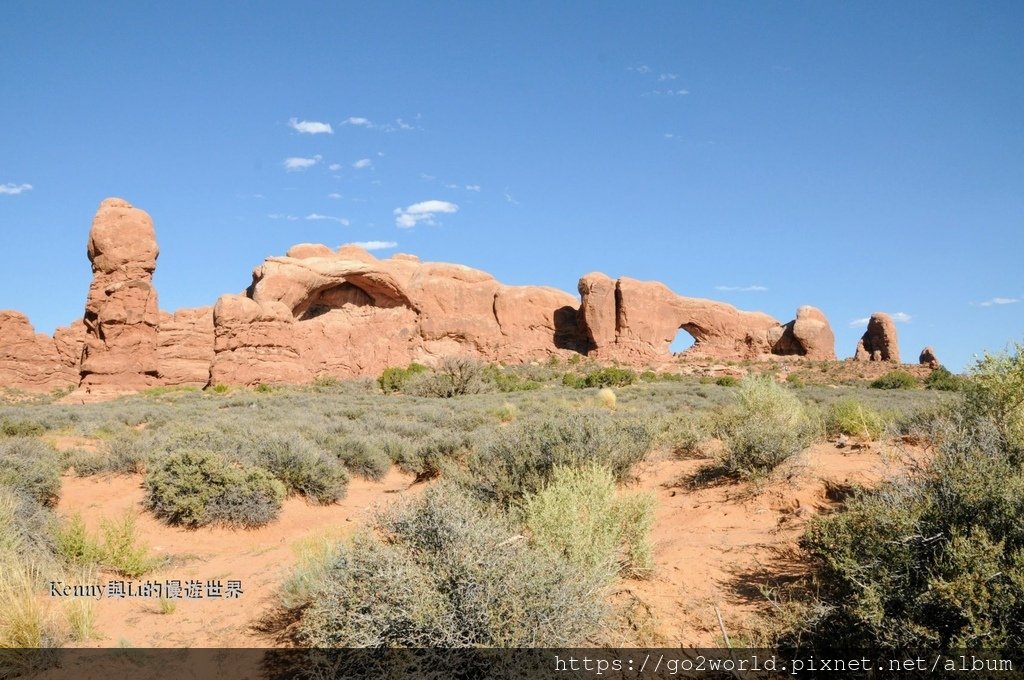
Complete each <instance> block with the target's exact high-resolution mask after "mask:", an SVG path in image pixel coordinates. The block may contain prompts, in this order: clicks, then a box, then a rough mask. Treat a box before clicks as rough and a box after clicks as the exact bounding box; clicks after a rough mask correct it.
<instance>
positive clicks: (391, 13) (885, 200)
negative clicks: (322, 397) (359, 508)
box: [0, 2, 1024, 369]
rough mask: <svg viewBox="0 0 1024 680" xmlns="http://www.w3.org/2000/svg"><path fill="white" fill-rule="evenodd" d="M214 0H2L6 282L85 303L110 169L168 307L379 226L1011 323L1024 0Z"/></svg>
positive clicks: (741, 300) (956, 349) (842, 323)
mask: <svg viewBox="0 0 1024 680" xmlns="http://www.w3.org/2000/svg"><path fill="white" fill-rule="evenodd" d="M214 4H215V3H188V2H180V3H160V4H157V3H127V2H126V3H103V4H98V3H87V2H83V3H65V2H21V3H14V2H11V3H5V5H4V8H3V20H2V21H0V61H2V63H3V65H4V66H3V76H2V78H0V92H2V93H3V96H2V105H0V233H2V234H3V245H4V247H3V248H0V309H6V308H13V309H19V310H21V311H24V312H25V313H27V314H28V315H29V317H30V318H31V319H32V321H33V323H34V324H35V326H36V328H37V329H38V330H41V331H45V332H51V331H52V330H53V328H54V327H55V326H58V325H63V324H65V323H68V322H69V321H71V320H73V319H75V318H78V317H80V316H81V313H82V306H83V303H84V300H85V295H86V291H87V288H88V284H89V279H90V271H89V263H88V261H87V259H86V257H85V245H86V239H87V234H88V228H89V223H90V220H91V218H92V215H93V214H94V212H95V210H96V207H97V206H98V204H99V202H100V201H101V200H102V199H103V198H104V197H107V196H120V197H123V198H126V199H128V200H129V201H131V202H132V203H134V204H135V205H137V206H139V207H141V208H144V209H145V210H147V211H148V212H149V213H150V214H151V215H152V216H153V218H154V220H155V223H156V228H157V236H158V240H159V242H160V246H161V250H162V252H161V256H160V260H159V265H158V269H157V275H156V284H157V286H158V292H159V295H160V301H161V307H162V308H164V309H175V308H178V307H187V306H199V305H205V304H212V303H213V302H214V301H215V300H216V298H217V296H218V295H220V294H222V293H226V292H239V291H241V290H243V289H244V288H245V287H246V286H247V285H248V283H249V280H250V271H251V269H252V267H254V266H255V265H257V264H259V262H261V261H262V260H263V258H264V257H266V256H269V255H275V254H283V253H284V251H285V250H286V249H287V247H288V246H289V245H291V244H294V243H300V242H322V243H327V244H329V245H332V246H336V245H339V244H341V243H346V242H357V241H358V242H369V241H374V242H379V243H378V244H377V245H387V244H391V243H395V244H397V246H396V247H394V248H391V249H388V248H384V249H382V250H380V251H378V254H379V255H381V256H385V257H386V256H387V255H388V254H390V253H392V252H396V251H399V252H411V253H415V254H417V255H419V256H421V257H422V258H424V259H429V260H440V261H449V262H459V263H464V264H468V265H471V266H475V267H479V268H481V269H485V270H487V271H489V272H491V273H493V274H494V275H495V276H496V277H497V278H498V279H499V280H501V281H504V282H506V283H510V284H546V285H552V286H556V287H559V288H562V289H565V290H568V291H570V292H573V291H575V288H576V282H577V280H578V278H579V277H580V276H581V275H582V274H584V273H587V272H590V271H595V270H597V271H604V272H605V273H608V274H609V275H612V276H621V275H627V276H632V277H635V278H639V279H656V280H660V281H663V282H665V283H666V284H667V285H668V286H670V287H671V288H672V289H673V290H675V291H676V292H678V293H680V294H684V295H691V296H696V297H708V298H713V299H720V300H724V301H727V302H730V303H732V304H735V305H736V306H738V307H740V308H742V309H757V310H763V311H766V312H768V313H770V314H772V315H773V316H775V317H776V318H778V319H780V320H782V321H787V320H789V319H791V318H792V317H793V314H794V312H795V309H796V307H797V306H799V305H801V304H812V305H815V306H818V307H820V308H822V309H823V310H824V311H825V313H826V314H827V315H828V317H829V319H830V320H831V322H832V325H833V328H834V329H835V331H836V338H837V351H838V353H839V355H840V356H841V357H843V356H849V355H851V354H852V352H853V349H854V346H855V344H856V340H857V338H858V337H859V335H860V334H861V333H862V332H863V328H864V325H863V324H864V319H866V317H867V316H869V315H870V314H871V313H872V312H874V311H887V312H890V313H893V314H897V313H898V314H901V317H900V318H903V319H905V320H903V321H901V322H900V324H899V331H900V343H901V347H902V349H903V353H904V357H905V358H909V359H916V356H917V352H918V351H919V350H920V349H921V348H922V347H923V346H924V345H926V344H930V345H933V346H934V347H935V349H936V352H937V353H938V355H939V358H940V359H942V360H943V361H944V362H945V363H947V365H949V366H951V367H953V368H955V369H960V368H961V367H963V366H964V365H965V364H966V363H968V362H969V361H970V359H971V357H972V355H973V354H975V353H978V352H980V351H982V350H985V349H989V350H998V349H1001V348H1003V347H1004V346H1005V345H1006V343H1007V342H1009V341H1012V340H1018V341H1020V340H1024V302H1022V301H1021V300H1022V299H1024V274H1022V268H1021V254H1022V251H1024V248H1022V246H1024V40H1022V39H1021V27H1022V26H1024V4H1022V3H1020V2H981V3H943V2H927V3H923V2H922V3H917V2H902V3H888V2H886V3H867V2H857V3H845V4H839V3H830V2H793V3H777V2H750V3H738V2H707V3H683V2H669V3H644V4H643V6H641V7H633V6H628V5H627V4H626V3H617V4H614V3H603V2H596V3H584V2H572V3H570V2H559V3H551V2H514V3H469V2H461V3H429V4H425V3H354V2H353V3H327V2H324V3H303V2H293V3H287V4H286V3H252V4H247V5H245V6H242V5H241V4H238V3H223V4H220V6H211V5H214ZM328 129H329V132H328V131H327V130H328ZM851 324H852V325H851Z"/></svg>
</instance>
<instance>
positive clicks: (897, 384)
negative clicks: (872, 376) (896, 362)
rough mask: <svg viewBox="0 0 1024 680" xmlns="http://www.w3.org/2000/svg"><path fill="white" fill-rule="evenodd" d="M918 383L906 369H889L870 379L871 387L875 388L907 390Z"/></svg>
mask: <svg viewBox="0 0 1024 680" xmlns="http://www.w3.org/2000/svg"><path fill="white" fill-rule="evenodd" d="M919 384H920V381H919V380H918V379H917V378H915V377H914V376H912V375H911V374H909V373H907V372H906V371H889V372H888V373H886V374H885V375H883V376H882V377H881V378H878V379H877V380H874V381H872V383H871V387H873V388H875V389H876V390H909V389H913V388H914V387H917V386H918V385H919Z"/></svg>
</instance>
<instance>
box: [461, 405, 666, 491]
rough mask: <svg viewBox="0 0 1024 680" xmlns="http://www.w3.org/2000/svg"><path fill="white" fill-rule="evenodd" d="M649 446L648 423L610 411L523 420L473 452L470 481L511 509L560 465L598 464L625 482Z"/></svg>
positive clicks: (468, 470)
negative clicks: (513, 504) (628, 418)
mask: <svg viewBox="0 0 1024 680" xmlns="http://www.w3.org/2000/svg"><path fill="white" fill-rule="evenodd" d="M650 444H651V433H650V431H649V430H648V429H647V426H646V425H645V424H644V423H642V422H640V421H636V420H626V419H617V418H615V417H614V416H612V415H611V414H609V413H606V412H599V411H586V412H577V413H569V414H566V415H561V416H559V415H554V416H539V417H538V416H535V417H531V418H523V419H520V420H518V421H516V422H515V423H513V424H512V425H509V426H508V427H505V428H501V429H500V430H499V431H497V432H495V433H493V434H492V435H491V436H490V438H489V439H488V440H486V441H484V442H482V443H481V445H480V446H479V447H477V448H476V449H475V450H474V452H473V454H472V456H471V457H470V460H469V462H468V464H467V466H466V467H467V471H466V473H465V474H466V478H465V481H466V483H468V484H469V486H470V487H471V488H473V489H474V491H475V492H476V493H477V494H478V495H480V496H481V497H483V498H486V499H488V500H494V501H498V502H499V503H502V504H504V505H509V504H512V503H515V502H516V501H518V500H519V499H521V498H522V497H523V496H525V495H527V494H531V493H536V492H538V491H540V490H541V489H543V488H544V487H545V486H546V484H547V483H548V482H549V481H550V479H551V475H552V473H553V472H554V470H555V468H556V467H558V466H564V467H577V466H581V465H586V464H588V463H596V464H600V465H604V466H606V467H607V468H609V469H610V470H611V472H612V474H613V475H614V476H615V478H616V479H618V480H621V479H624V478H625V477H626V476H627V474H628V473H629V470H630V468H631V467H632V466H633V465H634V464H635V463H637V462H639V461H640V460H642V459H643V457H644V455H645V454H646V453H647V451H648V449H649V447H650Z"/></svg>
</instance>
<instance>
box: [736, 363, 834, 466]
mask: <svg viewBox="0 0 1024 680" xmlns="http://www.w3.org/2000/svg"><path fill="white" fill-rule="evenodd" d="M736 396H737V399H736V403H735V404H733V405H732V406H731V407H728V408H726V409H725V410H724V411H723V413H722V417H721V420H720V422H719V425H718V427H719V436H720V438H721V439H722V442H723V444H724V445H725V452H724V454H723V455H722V457H721V459H720V460H719V461H718V466H719V469H720V470H721V472H722V473H723V474H726V475H738V476H740V477H750V476H757V475H761V474H765V473H767V472H770V471H771V470H773V469H775V468H776V467H777V466H778V465H779V464H781V463H782V462H783V461H785V460H786V459H788V458H789V457H790V456H793V455H794V454H796V453H799V452H800V451H801V450H803V449H804V448H805V447H807V446H808V445H810V444H811V442H812V441H814V438H815V436H816V435H817V434H818V431H817V428H816V426H815V423H814V421H813V419H812V418H811V416H810V414H809V413H808V412H807V409H806V408H805V407H804V405H803V403H802V402H801V401H800V399H799V398H798V397H796V396H795V395H794V394H793V393H792V392H791V391H790V390H788V389H786V388H785V387H783V386H782V385H780V384H778V383H776V382H775V381H774V380H772V379H771V378H770V377H767V376H763V377H759V376H747V377H745V378H744V379H743V380H741V381H740V384H739V389H738V393H737V395H736Z"/></svg>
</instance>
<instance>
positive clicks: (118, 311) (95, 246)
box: [81, 198, 160, 390]
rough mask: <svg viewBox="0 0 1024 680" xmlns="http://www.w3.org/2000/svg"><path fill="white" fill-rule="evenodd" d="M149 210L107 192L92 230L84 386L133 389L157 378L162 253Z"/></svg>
mask: <svg viewBox="0 0 1024 680" xmlns="http://www.w3.org/2000/svg"><path fill="white" fill-rule="evenodd" d="M159 252H160V251H159V249H158V248H157V245H156V233H155V232H154V230H153V220H152V219H151V218H150V216H149V215H148V214H147V213H145V212H143V211H142V210H139V209H138V208H134V207H132V205H131V204H130V203H128V202H127V201H125V200H122V199H119V198H108V199H107V200H105V201H103V203H101V204H100V209H99V211H98V212H97V213H96V217H95V218H94V219H93V222H92V229H91V230H90V231H89V249H88V253H89V261H90V262H92V272H93V279H92V285H91V286H90V287H89V296H88V298H87V299H86V302H85V317H84V319H83V320H84V322H85V331H86V334H85V349H84V352H83V355H82V368H81V375H82V383H81V384H82V387H85V388H87V389H89V388H92V387H110V388H114V389H119V390H122V389H123V390H133V389H141V388H145V387H149V386H151V385H155V384H157V380H158V376H159V372H160V371H159V360H158V358H157V327H158V326H159V322H160V311H159V308H158V307H157V297H156V290H155V289H154V288H153V271H154V270H155V269H156V258H157V255H158V254H159Z"/></svg>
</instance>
